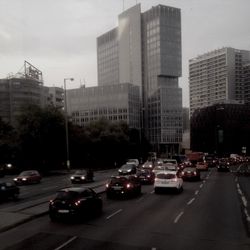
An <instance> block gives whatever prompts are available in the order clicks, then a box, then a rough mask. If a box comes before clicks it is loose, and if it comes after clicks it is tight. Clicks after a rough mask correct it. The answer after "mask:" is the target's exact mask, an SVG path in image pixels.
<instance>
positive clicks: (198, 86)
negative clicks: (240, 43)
mask: <svg viewBox="0 0 250 250" xmlns="http://www.w3.org/2000/svg"><path fill="white" fill-rule="evenodd" d="M247 62H250V51H246V50H238V49H233V48H222V49H219V50H214V51H211V52H209V53H206V54H203V55H200V56H198V57H196V58H194V59H191V60H189V88H190V114H191V115H192V114H193V112H194V111H195V110H196V109H200V108H203V107H207V106H211V105H213V104H217V103H245V102H246V101H247V100H246V98H247V97H246V88H245V81H244V65H245V64H246V63H247Z"/></svg>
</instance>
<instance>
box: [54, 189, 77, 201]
mask: <svg viewBox="0 0 250 250" xmlns="http://www.w3.org/2000/svg"><path fill="white" fill-rule="evenodd" d="M78 196H79V193H78V192H75V191H59V192H58V193H57V196H56V199H58V200H73V199H76V198H77V197H78Z"/></svg>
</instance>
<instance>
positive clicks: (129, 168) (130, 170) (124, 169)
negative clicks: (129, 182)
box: [118, 164, 137, 175]
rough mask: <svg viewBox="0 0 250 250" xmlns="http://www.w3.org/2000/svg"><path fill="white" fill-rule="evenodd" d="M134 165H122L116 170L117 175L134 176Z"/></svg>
mask: <svg viewBox="0 0 250 250" xmlns="http://www.w3.org/2000/svg"><path fill="white" fill-rule="evenodd" d="M136 170H137V168H136V165H134V164H124V165H122V166H121V167H120V168H119V169H118V173H119V175H131V174H136Z"/></svg>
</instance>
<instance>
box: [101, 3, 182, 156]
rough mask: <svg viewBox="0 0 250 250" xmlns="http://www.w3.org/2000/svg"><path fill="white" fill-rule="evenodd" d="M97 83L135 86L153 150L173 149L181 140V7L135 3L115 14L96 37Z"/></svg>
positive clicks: (143, 123) (168, 150)
mask: <svg viewBox="0 0 250 250" xmlns="http://www.w3.org/2000/svg"><path fill="white" fill-rule="evenodd" d="M97 59H98V60H97V61H98V85H99V86H103V85H112V84H120V83H131V84H133V85H136V86H138V87H139V88H140V99H141V112H140V115H141V121H142V122H141V124H142V126H143V130H144V132H145V134H146V135H147V137H148V139H149V140H150V142H151V143H152V144H153V145H154V146H155V149H156V150H160V151H162V152H165V153H168V154H174V153H178V152H179V146H180V143H181V141H182V90H181V88H179V86H178V78H179V77H180V76H181V71H182V69H181V13H180V9H177V8H173V7H168V6H163V5H158V6H155V7H152V8H151V9H150V10H148V11H146V12H144V13H141V6H140V4H138V5H136V6H134V7H132V8H130V9H128V10H126V11H125V12H123V13H122V14H120V15H119V17H118V27H116V28H114V29H112V30H111V31H108V32H107V33H105V34H103V35H101V36H99V37H98V38H97Z"/></svg>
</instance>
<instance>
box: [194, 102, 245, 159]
mask: <svg viewBox="0 0 250 250" xmlns="http://www.w3.org/2000/svg"><path fill="white" fill-rule="evenodd" d="M243 147H246V148H247V150H246V151H247V154H248V155H250V105H246V104H215V105H212V106H209V107H205V108H202V109H199V110H196V111H195V112H194V113H193V115H192V117H191V149H192V150H193V151H202V152H208V153H216V154H219V155H224V154H226V155H229V154H230V153H237V154H240V153H241V152H242V148H243Z"/></svg>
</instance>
